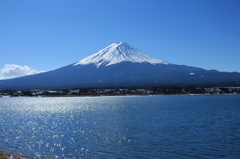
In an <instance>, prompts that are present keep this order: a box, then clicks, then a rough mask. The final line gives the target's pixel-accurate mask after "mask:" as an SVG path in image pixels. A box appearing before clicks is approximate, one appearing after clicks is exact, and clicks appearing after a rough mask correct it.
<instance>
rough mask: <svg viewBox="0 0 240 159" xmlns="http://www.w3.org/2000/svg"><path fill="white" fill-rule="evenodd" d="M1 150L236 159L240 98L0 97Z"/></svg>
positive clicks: (239, 139) (239, 138)
mask: <svg viewBox="0 0 240 159" xmlns="http://www.w3.org/2000/svg"><path fill="white" fill-rule="evenodd" d="M0 112H1V113H0V149H3V150H4V151H5V152H6V153H10V154H14V153H15V152H17V153H20V154H22V155H23V156H27V157H29V158H40V157H41V158H45V157H52V158H86V159H88V158H123V159H125V158H126V159H128V158H144V159H145V158H236V159H237V158H240V151H239V150H240V95H195V96H190V95H177V96H126V97H55V98H50V97H46V98H45V97H40V98H37V97H16V98H0Z"/></svg>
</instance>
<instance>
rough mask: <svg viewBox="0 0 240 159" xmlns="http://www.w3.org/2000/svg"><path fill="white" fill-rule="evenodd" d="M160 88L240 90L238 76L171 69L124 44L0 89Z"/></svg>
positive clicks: (178, 67) (180, 67) (3, 82)
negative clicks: (233, 88)
mask: <svg viewBox="0 0 240 159" xmlns="http://www.w3.org/2000/svg"><path fill="white" fill-rule="evenodd" d="M161 85H179V86H187V85H198V86H240V73H236V72H235V73H227V72H218V71H214V70H210V71H208V70H204V69H202V68H197V67H190V66H184V65H174V64H170V63H167V62H164V61H161V60H158V59H154V58H152V57H150V56H148V55H146V54H144V53H142V52H140V51H139V50H137V49H135V48H133V47H131V46H129V45H128V44H126V43H114V44H112V45H110V46H108V47H107V48H105V49H103V50H101V51H99V52H98V53H96V54H94V55H91V56H89V57H87V58H85V59H83V60H80V61H79V62H76V63H73V64H71V65H68V66H65V67H62V68H59V69H56V70H53V71H49V72H45V73H40V74H36V75H30V76H25V77H20V78H16V79H9V80H1V81H0V89H65V88H82V87H129V86H161Z"/></svg>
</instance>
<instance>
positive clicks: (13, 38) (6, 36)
mask: <svg viewBox="0 0 240 159" xmlns="http://www.w3.org/2000/svg"><path fill="white" fill-rule="evenodd" d="M121 41H123V42H127V43H128V44H130V45H132V46H134V47H135V48H138V49H139V50H141V51H142V52H144V53H146V54H148V55H150V56H152V57H154V58H157V59H160V60H164V61H167V62H169V63H173V64H184V65H189V66H196V67H201V68H204V69H208V70H209V69H216V70H219V71H228V72H233V71H237V72H240V1H239V0H21V1H20V0H1V1H0V55H1V56H0V69H3V68H4V67H6V66H5V65H6V64H15V65H18V66H28V67H29V69H30V70H37V71H49V70H53V69H56V68H59V67H62V66H65V65H68V64H71V63H74V62H77V61H79V60H81V59H83V58H85V57H87V56H89V55H91V54H93V53H96V52H98V51H99V50H101V49H103V48H105V47H106V46H108V45H110V44H112V43H114V42H121ZM29 69H28V70H29ZM2 73H3V72H2ZM0 77H1V78H5V77H4V74H1V72H0Z"/></svg>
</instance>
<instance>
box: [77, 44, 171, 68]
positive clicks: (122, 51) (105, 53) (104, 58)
mask: <svg viewBox="0 0 240 159" xmlns="http://www.w3.org/2000/svg"><path fill="white" fill-rule="evenodd" d="M123 61H129V62H133V63H151V64H168V63H167V62H165V61H161V60H158V59H155V58H152V57H150V56H148V55H146V54H144V53H142V52H141V51H139V50H138V49H136V48H134V47H132V46H130V45H128V44H127V43H124V42H119V43H113V44H111V45H109V46H108V47H106V48H104V49H102V50H100V51H99V52H97V53H95V54H93V55H91V56H88V57H86V58H84V59H82V60H80V61H78V62H77V63H75V64H74V65H73V66H76V65H88V64H95V65H96V66H97V67H99V66H101V65H103V66H109V65H113V64H117V63H120V62H123Z"/></svg>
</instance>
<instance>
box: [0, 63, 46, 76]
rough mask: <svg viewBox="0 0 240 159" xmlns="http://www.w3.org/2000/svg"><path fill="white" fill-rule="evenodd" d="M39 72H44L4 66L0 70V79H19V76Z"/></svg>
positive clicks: (22, 67)
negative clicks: (0, 75)
mask: <svg viewBox="0 0 240 159" xmlns="http://www.w3.org/2000/svg"><path fill="white" fill-rule="evenodd" d="M41 72H44V71H37V70H33V69H31V68H30V67H28V66H19V65H16V64H6V65H4V68H2V69H1V70H0V73H1V74H2V77H0V79H4V78H15V77H21V76H26V75H32V74H37V73H41Z"/></svg>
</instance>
